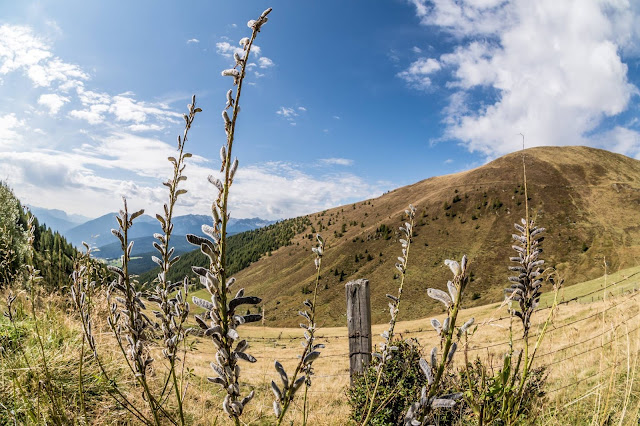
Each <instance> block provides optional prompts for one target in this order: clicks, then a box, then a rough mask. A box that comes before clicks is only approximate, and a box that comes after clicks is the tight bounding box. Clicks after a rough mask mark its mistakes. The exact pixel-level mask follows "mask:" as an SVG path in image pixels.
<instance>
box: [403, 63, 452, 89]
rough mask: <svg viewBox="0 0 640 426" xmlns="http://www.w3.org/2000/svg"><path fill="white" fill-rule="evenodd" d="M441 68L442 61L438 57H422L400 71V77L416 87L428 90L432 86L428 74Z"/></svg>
mask: <svg viewBox="0 0 640 426" xmlns="http://www.w3.org/2000/svg"><path fill="white" fill-rule="evenodd" d="M441 68H442V67H441V65H440V62H438V61H437V60H436V59H433V58H420V59H418V60H417V61H415V62H413V63H412V64H411V65H410V66H409V68H408V69H406V70H405V71H402V72H399V73H398V77H400V78H402V79H403V80H404V81H406V82H407V84H409V86H411V87H413V88H415V89H419V90H427V89H428V88H429V87H430V86H431V79H430V78H429V77H428V76H429V75H431V74H433V73H435V72H437V71H439V70H440V69H441Z"/></svg>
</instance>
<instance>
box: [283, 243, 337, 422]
mask: <svg viewBox="0 0 640 426" xmlns="http://www.w3.org/2000/svg"><path fill="white" fill-rule="evenodd" d="M316 238H317V241H318V244H317V246H316V247H314V248H313V249H312V251H313V253H314V254H315V259H314V265H315V267H316V285H315V289H314V291H313V301H311V300H305V301H304V305H305V306H306V307H307V308H309V310H310V312H309V311H307V310H306V309H305V310H304V311H300V312H298V314H299V315H300V316H302V317H303V318H305V319H306V320H307V323H306V324H303V323H301V324H300V327H302V328H303V329H305V332H304V338H305V341H304V342H302V347H303V348H304V349H303V350H302V354H301V355H300V361H299V362H298V365H297V366H296V369H295V371H294V373H293V376H291V380H289V377H288V376H287V373H286V371H285V369H284V367H283V366H282V364H280V363H279V362H278V361H276V362H275V369H276V371H277V372H278V374H279V376H280V380H281V381H282V384H283V387H282V390H281V389H280V387H279V386H278V385H277V384H276V382H274V381H273V380H272V381H271V389H272V391H273V394H274V395H275V400H274V401H273V411H274V413H275V415H276V417H277V418H278V425H280V424H282V421H283V420H284V416H285V415H286V413H287V410H288V409H289V406H290V405H291V402H292V401H293V397H294V396H295V394H296V392H297V391H298V389H300V387H301V386H302V384H303V383H304V384H305V389H304V401H303V405H302V417H303V424H306V423H307V415H308V405H307V391H308V390H309V387H310V386H311V376H312V375H313V362H314V361H315V360H316V359H318V357H319V356H320V351H319V349H322V348H324V345H323V344H321V343H315V333H316V331H317V325H316V301H317V298H318V285H319V284H320V267H321V266H322V256H323V254H324V240H323V239H322V237H321V236H320V234H317V235H316ZM300 373H303V374H302V375H301V376H300V377H298V374H300Z"/></svg>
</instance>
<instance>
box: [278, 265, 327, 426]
mask: <svg viewBox="0 0 640 426" xmlns="http://www.w3.org/2000/svg"><path fill="white" fill-rule="evenodd" d="M321 266H322V258H320V263H319V264H318V268H317V271H316V284H315V289H314V291H313V305H312V307H311V321H310V322H311V323H312V324H315V317H316V300H317V299H318V286H319V284H320V269H321ZM309 334H310V336H311V338H310V339H309V340H307V344H306V346H305V347H304V349H303V351H302V356H301V357H300V361H299V362H298V365H297V366H296V369H295V371H294V373H293V376H292V377H291V380H290V382H291V385H290V386H289V387H288V388H287V389H286V391H285V394H284V396H283V398H284V402H283V404H282V411H281V412H280V415H279V416H278V423H277V424H278V426H279V425H281V424H282V421H283V420H284V417H285V415H286V414H287V410H288V409H289V407H290V406H291V402H293V394H294V393H295V391H296V389H294V383H295V382H296V379H297V378H298V374H300V372H301V371H302V369H303V367H304V359H305V357H306V356H307V355H308V354H309V353H310V352H311V351H312V350H313V345H314V337H315V327H313V328H311V330H309ZM308 387H309V386H308V385H306V384H305V389H304V402H303V407H302V416H303V424H306V405H307V390H308Z"/></svg>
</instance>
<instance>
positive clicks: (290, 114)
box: [276, 107, 298, 119]
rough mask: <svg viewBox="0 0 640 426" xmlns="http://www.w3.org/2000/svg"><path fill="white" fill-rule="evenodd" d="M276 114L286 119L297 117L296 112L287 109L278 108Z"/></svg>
mask: <svg viewBox="0 0 640 426" xmlns="http://www.w3.org/2000/svg"><path fill="white" fill-rule="evenodd" d="M276 114H278V115H281V116H283V117H284V118H287V119H293V117H297V116H298V113H297V112H296V110H294V109H293V108H288V107H280V109H279V110H277V111H276Z"/></svg>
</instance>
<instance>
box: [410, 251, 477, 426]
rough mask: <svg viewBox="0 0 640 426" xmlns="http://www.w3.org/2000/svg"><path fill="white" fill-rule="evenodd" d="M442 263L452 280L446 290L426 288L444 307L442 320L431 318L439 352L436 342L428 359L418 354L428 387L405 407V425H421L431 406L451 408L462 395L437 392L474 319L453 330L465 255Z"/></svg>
mask: <svg viewBox="0 0 640 426" xmlns="http://www.w3.org/2000/svg"><path fill="white" fill-rule="evenodd" d="M444 263H445V265H447V266H448V267H449V269H451V272H452V273H453V280H452V281H449V282H447V289H448V293H446V292H444V291H442V290H437V289H433V288H430V289H428V290H427V294H428V295H429V297H431V298H432V299H435V300H437V301H439V302H441V303H442V304H444V306H445V308H446V309H447V317H446V318H445V319H444V321H443V322H442V323H440V321H439V320H437V319H432V320H431V325H432V326H433V328H434V329H435V330H436V332H437V333H438V335H439V336H440V350H441V351H442V355H441V356H439V355H438V347H437V346H436V347H434V348H433V349H432V350H431V359H430V361H427V360H425V359H424V358H420V361H419V363H420V368H421V370H422V372H423V373H424V374H425V376H426V378H427V383H428V387H427V386H425V387H423V388H422V392H421V395H420V398H419V399H418V401H416V402H415V403H413V404H412V405H411V407H410V408H409V410H408V411H407V414H406V415H405V418H404V424H405V425H407V426H409V425H421V424H422V423H423V421H424V419H425V417H427V416H428V415H429V413H430V412H431V410H432V409H433V408H452V407H454V406H455V404H456V400H458V399H460V398H461V397H462V394H461V393H453V394H446V395H439V393H440V392H441V389H440V388H439V384H440V380H441V379H442V375H443V374H444V372H445V370H446V368H448V367H450V366H451V362H452V361H453V357H454V355H455V353H456V350H457V348H458V341H459V340H460V338H461V337H462V336H464V335H466V333H467V330H468V329H469V327H471V326H472V325H473V322H474V319H473V318H471V319H470V320H468V321H467V322H465V323H464V324H463V325H462V326H461V327H458V329H457V330H456V321H457V318H458V311H459V309H460V302H461V301H462V295H463V293H464V290H465V288H466V286H467V284H468V282H469V275H468V271H469V263H468V262H467V256H466V255H464V256H462V261H461V262H460V263H458V262H457V261H455V260H449V259H447V260H445V261H444Z"/></svg>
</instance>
